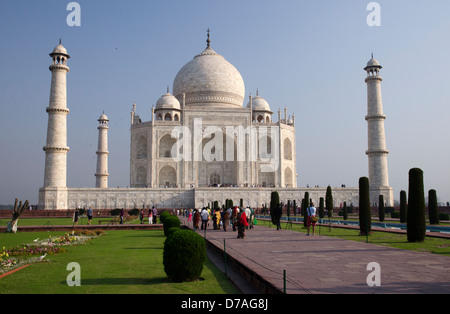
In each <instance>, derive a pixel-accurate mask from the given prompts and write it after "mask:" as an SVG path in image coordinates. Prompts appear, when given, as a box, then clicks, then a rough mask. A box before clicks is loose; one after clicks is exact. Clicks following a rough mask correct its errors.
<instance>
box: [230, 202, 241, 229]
mask: <svg viewBox="0 0 450 314" xmlns="http://www.w3.org/2000/svg"><path fill="white" fill-rule="evenodd" d="M238 214H239V207H237V206H236V207H234V209H233V211H232V213H231V224H232V225H233V231H236V227H237V225H236V219H237V215H238Z"/></svg>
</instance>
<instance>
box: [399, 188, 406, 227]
mask: <svg viewBox="0 0 450 314" xmlns="http://www.w3.org/2000/svg"><path fill="white" fill-rule="evenodd" d="M407 211H408V204H407V203H406V192H405V191H403V190H402V191H400V222H401V223H405V222H406V212H407Z"/></svg>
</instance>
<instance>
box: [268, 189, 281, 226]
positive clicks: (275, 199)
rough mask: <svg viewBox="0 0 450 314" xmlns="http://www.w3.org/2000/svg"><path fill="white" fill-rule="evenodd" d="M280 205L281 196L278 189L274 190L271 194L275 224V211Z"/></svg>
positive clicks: (271, 214) (271, 208) (271, 209)
mask: <svg viewBox="0 0 450 314" xmlns="http://www.w3.org/2000/svg"><path fill="white" fill-rule="evenodd" d="M279 205H280V196H279V195H278V192H277V191H273V192H272V193H271V194H270V216H271V217H272V223H273V224H275V222H274V221H275V220H274V219H273V218H274V215H273V214H274V213H275V209H277V208H278V206H279Z"/></svg>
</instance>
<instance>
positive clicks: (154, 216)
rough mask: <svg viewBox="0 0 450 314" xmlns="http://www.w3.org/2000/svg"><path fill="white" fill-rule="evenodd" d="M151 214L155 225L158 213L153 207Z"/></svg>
mask: <svg viewBox="0 0 450 314" xmlns="http://www.w3.org/2000/svg"><path fill="white" fill-rule="evenodd" d="M152 212H153V223H154V224H156V223H157V221H156V216H157V215H158V211H157V210H156V208H155V206H153V208H152Z"/></svg>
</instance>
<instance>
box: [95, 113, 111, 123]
mask: <svg viewBox="0 0 450 314" xmlns="http://www.w3.org/2000/svg"><path fill="white" fill-rule="evenodd" d="M98 121H109V120H108V117H107V116H106V114H104V113H103V114H102V115H101V116H100V118H98Z"/></svg>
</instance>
